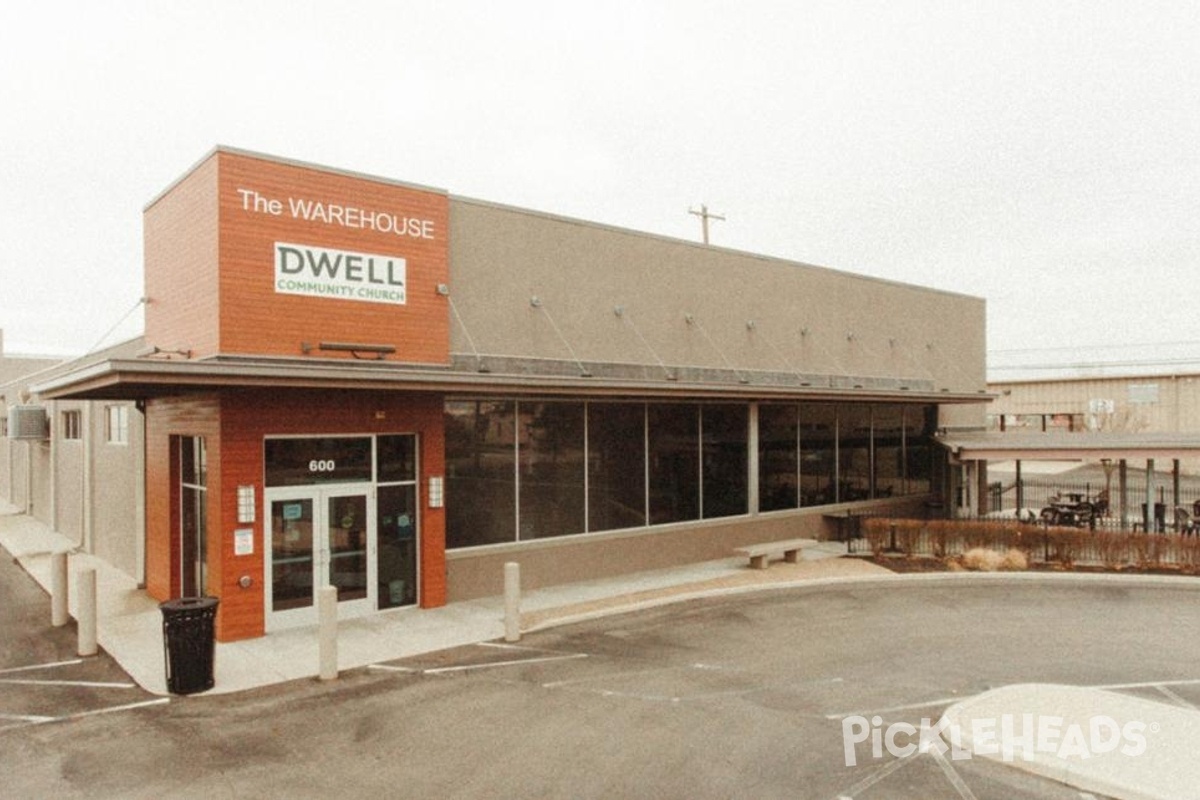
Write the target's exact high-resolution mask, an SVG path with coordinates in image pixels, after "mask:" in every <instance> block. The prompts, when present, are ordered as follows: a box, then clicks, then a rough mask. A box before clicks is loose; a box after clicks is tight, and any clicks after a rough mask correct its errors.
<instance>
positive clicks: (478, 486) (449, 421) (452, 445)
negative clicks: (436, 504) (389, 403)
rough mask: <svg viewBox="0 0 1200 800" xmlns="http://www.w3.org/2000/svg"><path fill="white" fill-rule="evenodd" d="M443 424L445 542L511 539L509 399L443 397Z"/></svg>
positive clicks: (512, 421) (512, 416) (512, 422)
mask: <svg viewBox="0 0 1200 800" xmlns="http://www.w3.org/2000/svg"><path fill="white" fill-rule="evenodd" d="M445 426H446V546H447V547H451V548H453V547H473V546H475V545H483V544H495V543H497V542H512V541H515V540H516V538H517V515H516V457H517V455H516V447H515V442H516V438H515V431H516V408H515V404H514V403H508V402H496V401H485V400H467V401H457V400H456V401H451V402H447V403H446V411H445Z"/></svg>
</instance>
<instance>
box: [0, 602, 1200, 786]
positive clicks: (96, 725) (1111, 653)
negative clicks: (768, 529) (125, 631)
mask: <svg viewBox="0 0 1200 800" xmlns="http://www.w3.org/2000/svg"><path fill="white" fill-rule="evenodd" d="M1195 597H1196V595H1195V594H1194V592H1193V591H1190V590H1178V589H1171V588H1158V587H1140V586H1130V585H1122V584H1117V585H1097V584H1089V585H1086V586H1085V585H1070V586H1067V585H1062V584H1057V583H1053V582H1050V583H1040V582H1039V583H1032V582H1022V583H1020V584H1009V583H994V582H992V583H987V584H972V585H966V584H955V585H952V586H945V585H930V584H911V585H909V584H906V585H905V586H904V587H903V588H897V589H889V590H881V589H878V588H857V589H856V588H838V589H828V588H827V589H823V590H820V591H810V590H772V591H768V592H763V593H758V594H749V595H746V594H743V595H738V596H733V597H725V598H713V599H708V600H702V601H692V602H686V603H681V604H677V605H672V606H665V607H661V608H657V609H653V610H648V611H642V612H636V613H632V614H625V615H621V616H614V617H607V618H604V619H599V620H593V621H590V622H586V623H579V624H575V625H570V626H565V627H561V628H557V629H551V630H547V631H543V632H541V633H537V634H533V635H528V636H526V637H524V639H523V640H522V641H521V642H519V643H517V644H515V645H510V644H505V643H502V642H491V643H483V644H479V645H472V646H468V647H462V648H457V649H455V650H449V651H443V652H439V653H433V654H428V655H425V656H420V657H416V658H410V659H405V660H401V661H394V662H388V663H384V664H376V665H372V666H371V667H369V668H365V669H361V670H354V671H351V672H347V673H344V674H343V676H342V677H341V678H340V679H338V680H337V681H333V682H328V683H320V682H317V681H299V682H294V683H291V684H283V685H279V686H274V687H271V688H269V689H263V690H257V691H253V692H246V693H243V694H238V695H224V696H210V697H205V696H202V695H201V696H194V697H187V698H171V699H170V700H169V702H166V703H161V704H157V705H146V706H142V707H138V708H132V709H128V710H124V711H120V712H111V713H101V714H94V715H88V716H76V717H69V718H65V719H61V720H59V721H56V722H46V723H24V724H22V723H15V724H13V725H11V726H9V727H8V728H6V729H4V730H0V750H2V751H3V752H4V754H5V759H4V760H5V764H6V773H7V774H6V776H5V777H6V790H5V791H6V792H11V793H12V796H22V797H33V796H50V795H53V796H55V797H85V796H86V797H163V796H172V797H261V796H284V795H287V796H293V797H321V796H331V795H342V796H346V795H349V796H361V795H366V794H369V793H370V794H375V793H380V794H386V795H389V796H404V797H422V798H423V797H463V798H476V797H597V798H599V797H618V796H619V797H647V796H652V797H666V798H674V797H679V798H684V797H687V798H697V797H756V798H759V797H789V798H796V797H801V798H809V797H812V798H847V797H852V798H860V799H861V800H870V799H871V798H941V797H946V798H979V799H980V800H983V799H984V798H997V799H999V798H1006V799H1007V798H1020V797H1036V798H1072V800H1087V798H1090V797H1094V796H1095V795H1091V794H1087V793H1084V792H1080V791H1079V790H1076V789H1073V788H1071V787H1068V786H1064V785H1062V784H1058V783H1054V782H1052V781H1049V780H1046V779H1043V778H1037V777H1034V776H1031V775H1028V774H1026V773H1024V772H1021V771H1018V770H1016V769H1014V768H1013V767H1011V766H1009V765H1005V764H1001V763H996V762H993V761H990V760H984V759H973V760H969V761H954V762H951V761H949V760H947V759H944V758H941V759H939V758H937V757H935V756H933V755H930V754H923V755H919V756H914V757H909V758H892V757H888V756H884V757H882V758H875V757H873V756H872V754H871V752H870V748H869V747H860V748H859V750H858V751H857V755H858V759H857V762H856V763H855V764H854V765H853V766H848V765H847V764H846V751H845V748H844V740H843V730H842V724H843V722H842V721H843V719H844V718H846V717H847V716H848V715H863V716H866V717H868V718H869V717H873V716H879V717H880V718H881V720H884V721H885V722H886V723H892V722H898V721H908V722H911V723H914V724H916V723H918V722H919V721H920V719H921V718H922V717H933V718H936V717H937V716H938V715H940V713H941V711H942V710H943V709H944V708H945V707H946V706H947V705H949V704H950V703H952V702H954V701H955V700H957V699H960V698H964V697H969V696H972V695H975V694H978V693H979V692H982V691H985V690H987V689H989V688H992V687H997V686H1004V685H1009V684H1014V683H1024V682H1031V681H1037V682H1046V683H1066V684H1073V685H1085V686H1108V687H1117V690H1118V691H1127V692H1135V693H1138V694H1141V695H1144V696H1146V697H1152V698H1155V699H1157V700H1159V701H1161V702H1164V703H1174V704H1176V705H1186V706H1190V707H1193V708H1194V707H1195V706H1196V705H1198V704H1200V636H1197V633H1200V606H1198V604H1196V603H1195ZM47 614H48V610H47ZM3 655H4V658H5V659H11V653H10V652H9V651H7V650H6V651H5V652H4V654H3ZM39 657H40V656H39ZM3 663H4V665H7V664H8V663H9V661H8V660H6V661H4V662H3ZM0 677H3V676H0ZM26 688H29V687H26ZM4 691H9V690H8V689H5V688H0V692H4ZM114 691H115V690H114ZM0 697H7V696H6V695H0ZM97 699H98V698H97ZM0 702H2V701H0ZM105 702H108V698H107V696H106V697H105ZM0 713H8V710H7V709H2V710H0ZM1192 788H1193V787H1181V794H1180V796H1181V797H1185V796H1188V795H1187V792H1188V791H1191V789H1192Z"/></svg>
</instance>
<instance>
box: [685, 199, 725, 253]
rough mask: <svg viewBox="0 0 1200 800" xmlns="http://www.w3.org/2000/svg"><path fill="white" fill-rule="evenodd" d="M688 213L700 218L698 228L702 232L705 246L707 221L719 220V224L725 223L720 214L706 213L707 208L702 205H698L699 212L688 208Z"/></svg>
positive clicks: (706, 242)
mask: <svg viewBox="0 0 1200 800" xmlns="http://www.w3.org/2000/svg"><path fill="white" fill-rule="evenodd" d="M688 213H689V214H694V215H695V216H697V217H699V218H700V228H701V230H702V231H704V243H705V244H708V221H709V220H710V219H716V220H720V221H721V222H724V221H725V218H724V217H722V216H721V215H720V214H710V213H708V206H706V205H704V204H703V203H701V204H700V210H699V211H697V210H696V209H694V208H689V209H688Z"/></svg>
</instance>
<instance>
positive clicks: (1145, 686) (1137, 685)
mask: <svg viewBox="0 0 1200 800" xmlns="http://www.w3.org/2000/svg"><path fill="white" fill-rule="evenodd" d="M1196 684H1200V678H1189V679H1187V680H1180V681H1144V682H1142V683H1107V684H1101V685H1099V686H1091V687H1089V688H1092V689H1151V688H1157V687H1159V686H1195V685H1196Z"/></svg>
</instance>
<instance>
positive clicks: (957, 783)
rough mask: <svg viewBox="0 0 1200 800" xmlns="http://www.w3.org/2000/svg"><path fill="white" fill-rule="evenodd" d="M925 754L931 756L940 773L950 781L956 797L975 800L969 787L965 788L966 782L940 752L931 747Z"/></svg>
mask: <svg viewBox="0 0 1200 800" xmlns="http://www.w3.org/2000/svg"><path fill="white" fill-rule="evenodd" d="M925 752H927V753H929V755H931V756H933V760H934V761H936V762H937V763H938V766H939V767H941V768H942V772H943V773H945V775H946V779H947V780H948V781H950V785H951V786H953V787H954V789H955V791H957V792H958V796H959V797H961V798H962V800H977V798H976V797H975V793H974V792H972V791H971V787H970V786H967V782H966V781H964V780H963V779H962V776H961V775H959V774H958V770H956V769H954V767H953V766H952V765H951V764H950V762H949V761H948V760H947V759H946V756H944V755H943V754H942V753H941V751H939V750H938V749H937V748H933V747H931V748H929V749H928V750H926V751H925Z"/></svg>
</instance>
